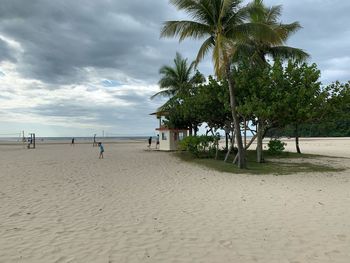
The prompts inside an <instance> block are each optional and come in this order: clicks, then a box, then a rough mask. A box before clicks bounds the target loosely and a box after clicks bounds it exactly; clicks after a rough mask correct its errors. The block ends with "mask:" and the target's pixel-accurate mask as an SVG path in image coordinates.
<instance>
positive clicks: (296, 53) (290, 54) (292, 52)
mask: <svg viewBox="0 0 350 263" xmlns="http://www.w3.org/2000/svg"><path fill="white" fill-rule="evenodd" d="M268 54H270V55H271V56H272V57H273V58H277V57H279V58H282V59H289V58H292V59H297V60H301V61H302V60H306V59H307V58H309V57H310V55H309V54H308V53H306V52H305V51H304V50H302V49H299V48H293V47H287V46H276V47H272V48H271V49H270V50H269V52H268Z"/></svg>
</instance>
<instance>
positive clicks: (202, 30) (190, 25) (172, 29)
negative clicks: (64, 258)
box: [160, 21, 211, 42]
mask: <svg viewBox="0 0 350 263" xmlns="http://www.w3.org/2000/svg"><path fill="white" fill-rule="evenodd" d="M210 33H211V29H210V27H209V26H207V25H205V24H201V23H198V22H194V21H167V22H165V23H164V25H163V28H162V30H161V34H160V36H161V37H179V41H180V42H181V41H183V40H184V39H185V38H188V37H190V38H193V39H199V38H202V37H205V36H208V35H210Z"/></svg>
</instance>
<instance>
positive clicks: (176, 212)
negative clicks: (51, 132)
mask: <svg viewBox="0 0 350 263" xmlns="http://www.w3.org/2000/svg"><path fill="white" fill-rule="evenodd" d="M293 146H294V145H292V144H291V145H288V146H287V147H291V149H293V150H294V148H293ZM301 147H302V150H304V151H305V152H309V153H321V154H328V155H334V156H346V157H349V158H350V150H349V149H350V139H321V140H302V141H301ZM145 148H146V144H145V143H116V144H106V145H105V150H106V152H105V159H103V160H99V159H98V150H97V148H96V147H95V148H93V147H92V146H91V145H87V144H81V145H79V144H77V145H75V147H72V146H70V145H68V144H66V145H38V148H37V149H35V150H25V149H22V148H21V147H18V146H6V145H5V146H0V154H1V155H0V156H1V157H0V167H1V171H0V211H1V213H0V262H5V263H7V262H30V263H31V262H33V263H34V262H35V263H40V262H43V263H44V262H45V263H48V262H57V263H59V262H62V263H63V262H84V263H86V262H101V263H102V262H103V263H110V262H113V263H120V262H269V263H270V262H276V263H277V262H278V263H281V262H282V263H283V262H293V263H296V262H300V263H301V262H344V263H347V262H350V220H349V218H350V190H349V189H350V173H349V171H350V170H349V169H350V159H344V158H322V159H320V161H322V162H325V163H329V164H331V165H334V166H342V167H346V168H347V170H346V171H342V172H331V173H329V172H328V173H308V174H303V173H299V174H292V175H283V176H274V175H261V176H257V175H239V174H234V175H233V174H227V173H220V172H216V171H212V170H208V169H206V168H204V167H200V166H196V165H193V164H189V163H184V162H182V161H180V160H179V159H177V158H176V157H174V156H173V154H171V153H164V152H155V151H145Z"/></svg>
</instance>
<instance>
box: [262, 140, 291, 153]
mask: <svg viewBox="0 0 350 263" xmlns="http://www.w3.org/2000/svg"><path fill="white" fill-rule="evenodd" d="M286 145H287V144H286V143H285V142H282V141H280V140H277V139H273V140H270V141H269V143H268V145H267V146H268V147H269V149H268V152H269V153H271V154H279V153H282V152H283V151H284V146H286Z"/></svg>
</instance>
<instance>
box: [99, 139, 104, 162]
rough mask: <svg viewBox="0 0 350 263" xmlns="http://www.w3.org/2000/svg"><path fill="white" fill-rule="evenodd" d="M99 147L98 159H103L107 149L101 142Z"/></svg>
mask: <svg viewBox="0 0 350 263" xmlns="http://www.w3.org/2000/svg"><path fill="white" fill-rule="evenodd" d="M98 147H99V148H100V156H99V157H98V159H103V152H104V151H105V149H104V148H103V145H102V143H101V142H99V143H98Z"/></svg>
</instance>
